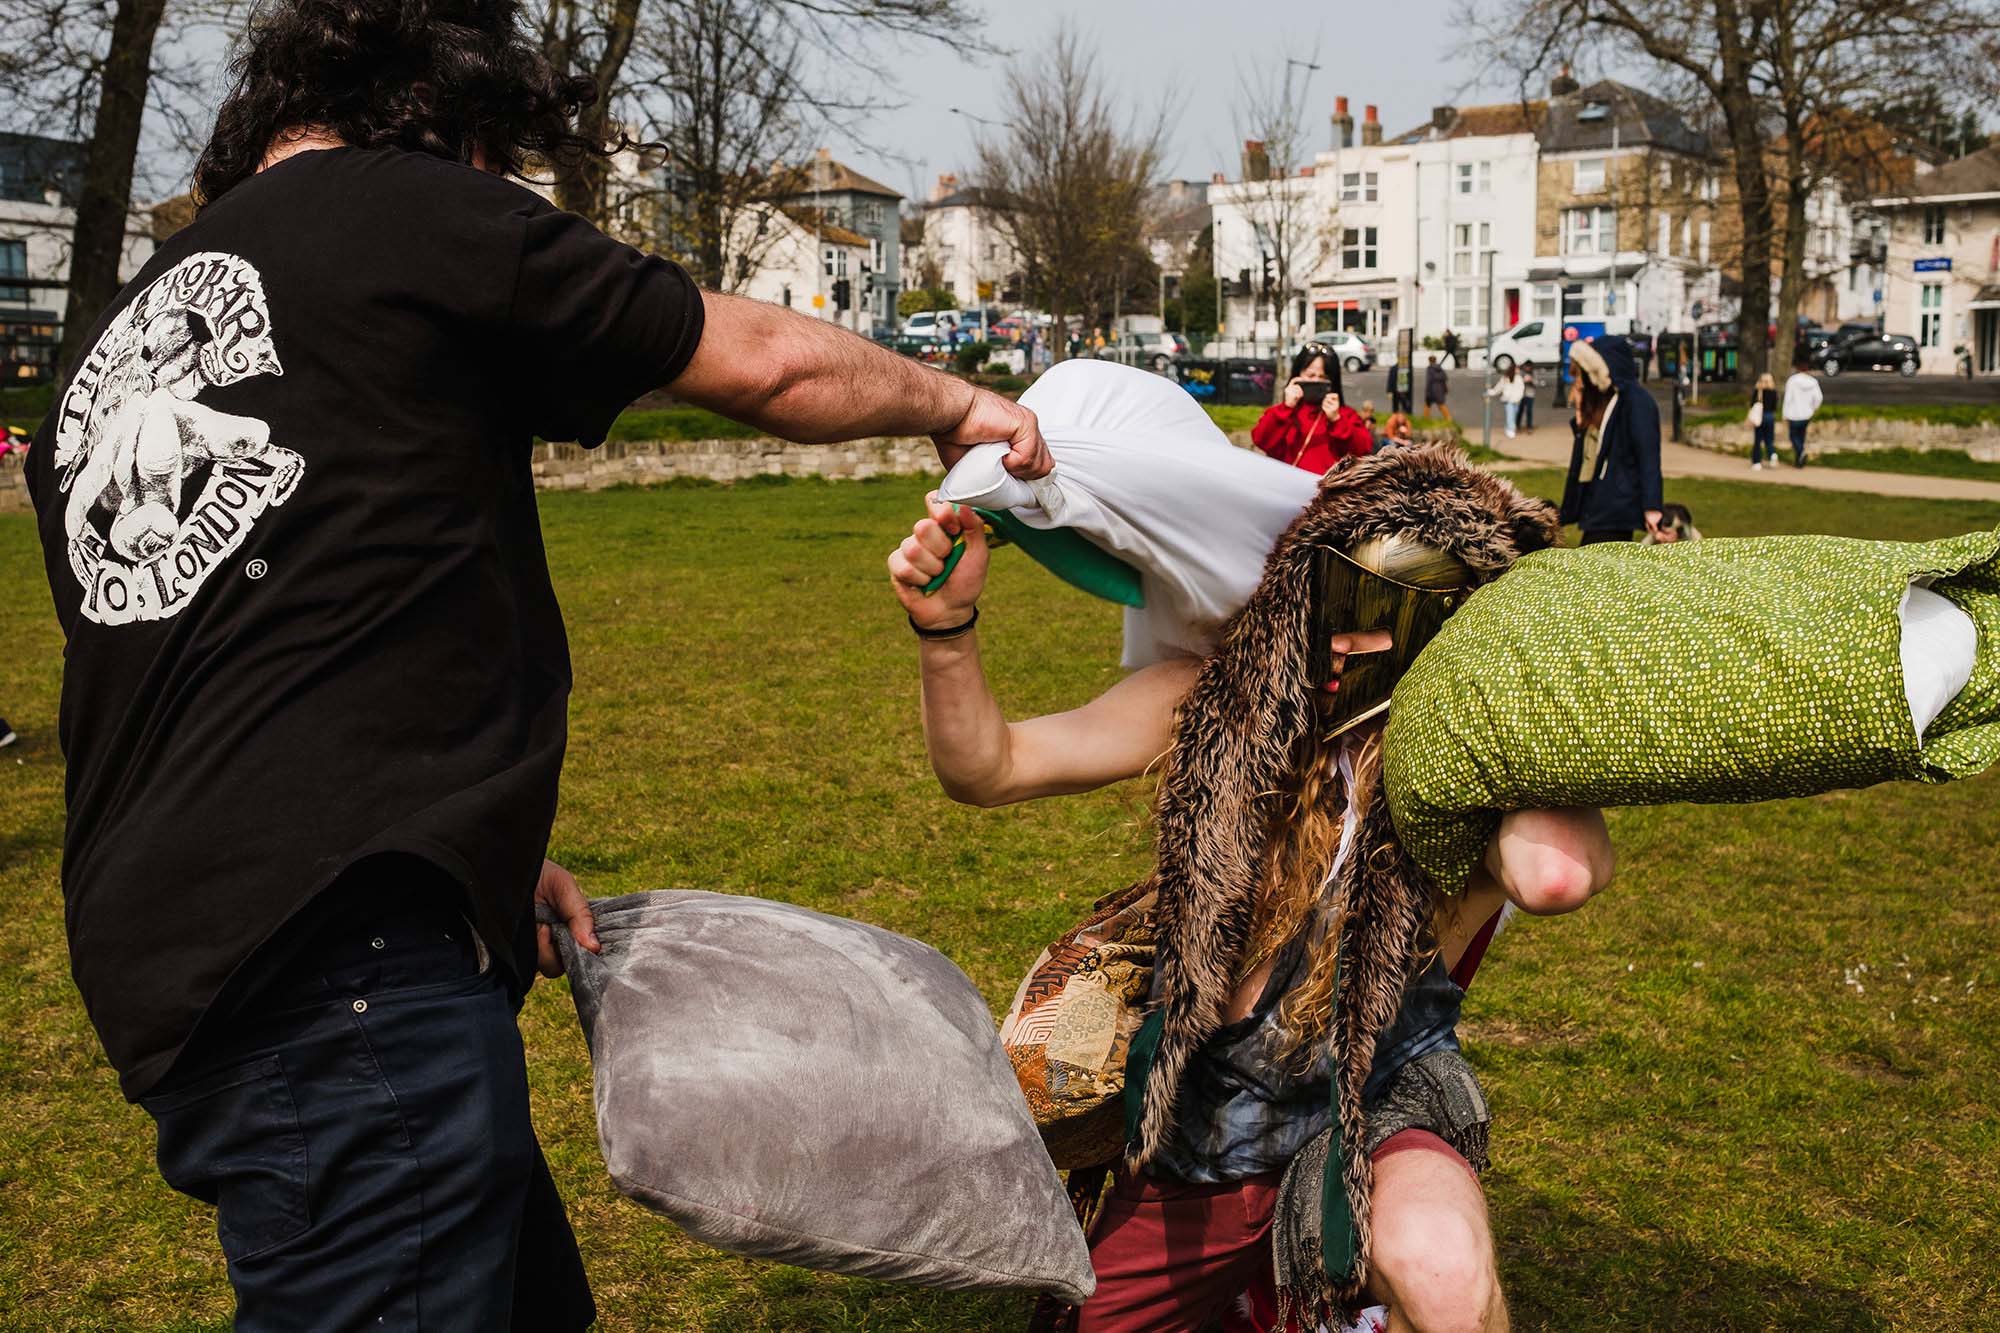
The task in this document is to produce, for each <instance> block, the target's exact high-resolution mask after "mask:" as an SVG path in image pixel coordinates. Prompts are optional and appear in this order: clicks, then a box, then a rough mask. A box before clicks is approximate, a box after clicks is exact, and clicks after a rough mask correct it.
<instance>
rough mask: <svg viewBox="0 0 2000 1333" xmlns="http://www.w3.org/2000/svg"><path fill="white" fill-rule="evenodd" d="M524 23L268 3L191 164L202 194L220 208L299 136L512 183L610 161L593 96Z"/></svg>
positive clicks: (337, 2) (291, 1) (467, 14)
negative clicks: (572, 165) (578, 158)
mask: <svg viewBox="0 0 2000 1333" xmlns="http://www.w3.org/2000/svg"><path fill="white" fill-rule="evenodd" d="M519 18H520V5H519V3H518V0H268V2H267V3H264V4H261V5H260V6H259V7H258V8H257V10H256V11H255V12H254V13H253V14H252V15H251V18H250V23H249V26H248V28H247V29H246V31H245V32H244V35H243V38H242V41H241V45H240V46H239V48H238V50H237V53H236V55H235V58H234V59H233V60H232V61H231V64H230V70H231V73H232V74H233V75H234V77H235V86H234V87H232V88H231V89H230V92H229V96H228V97H227V98H226V99H225V100H224V101H223V103H222V109H221V111H220V112H218V113H217V115H216V118H215V132H214V134H213V135H211V136H210V138H209V141H208V146H207V147H206V148H204V149H203V150H202V154H201V160H200V162H199V163H197V164H196V166H195V173H194V183H195V197H196V198H197V199H198V200H199V201H200V202H201V203H202V205H204V206H206V205H208V204H211V203H214V202H215V201H216V200H217V199H219V198H221V197H222V196H223V195H224V194H226V193H228V191H229V190H230V189H231V188H233V187H234V186H236V185H237V184H239V183H241V182H242V181H244V180H247V179H248V178H249V177H250V176H251V175H252V174H254V173H255V172H256V170H257V168H258V166H259V165H260V164H261V163H262V162H263V160H264V156H265V154H266V153H267V152H268V151H269V150H270V147H271V144H272V141H273V140H274V139H276V138H277V137H278V135H280V134H281V133H286V132H291V131H299V130H311V131H316V132H319V133H322V134H327V135H330V136H332V137H334V138H337V139H339V140H340V141H341V142H342V143H346V144H351V145H353V146H355V147H361V148H387V147H395V148H406V149H409V150H411V151H413V152H419V153H431V154H434V155H436V156H438V157H444V158H449V159H451V160H453V161H457V162H472V161H473V160H474V157H475V155H477V156H478V158H479V160H480V165H482V166H484V167H485V168H486V169H488V170H491V171H497V172H504V173H506V174H509V175H514V174H519V173H520V172H521V171H522V170H523V169H524V167H526V166H527V164H528V163H529V162H530V160H540V161H545V162H561V161H566V160H573V157H574V155H579V154H582V155H602V154H604V153H605V152H606V151H607V145H606V144H605V143H604V141H603V140H602V139H593V138H592V137H590V136H589V135H587V134H584V133H580V132H579V130H578V128H577V113H578V112H579V111H581V110H582V109H583V108H585V107H587V106H589V105H591V104H592V103H593V102H594V101H595V100H596V88H595V87H594V86H593V85H592V83H591V82H590V80H588V79H586V78H582V77H578V76H572V75H569V74H566V73H564V72H563V71H561V70H558V69H556V68H554V67H553V66H552V65H551V64H550V63H549V60H548V58H547V57H546V56H544V55H543V54H542V52H541V50H540V48H539V47H537V45H536V44H535V42H534V41H533V40H532V39H531V38H530V37H529V35H528V33H527V32H526V31H525V30H524V29H523V28H522V26H521V24H520V22H519Z"/></svg>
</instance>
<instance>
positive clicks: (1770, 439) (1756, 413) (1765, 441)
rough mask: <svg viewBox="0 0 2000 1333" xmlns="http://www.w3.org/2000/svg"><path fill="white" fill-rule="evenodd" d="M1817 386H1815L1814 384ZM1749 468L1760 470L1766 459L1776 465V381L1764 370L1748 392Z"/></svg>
mask: <svg viewBox="0 0 2000 1333" xmlns="http://www.w3.org/2000/svg"><path fill="white" fill-rule="evenodd" d="M1815 387H1817V386H1815ZM1749 422H1750V469H1751V471H1753V472H1754V471H1758V470H1761V469H1762V468H1763V466H1764V463H1765V461H1766V460H1768V461H1769V462H1770V464H1771V466H1772V467H1776V466H1777V465H1778V446H1777V443H1776V441H1777V438H1778V382H1777V381H1776V380H1774V379H1772V378H1771V372H1770V371H1768V370H1767V371H1765V372H1764V373H1763V374H1761V375H1759V376H1758V377H1757V387H1756V388H1755V389H1753V390H1752V391H1751V394H1750V416H1749Z"/></svg>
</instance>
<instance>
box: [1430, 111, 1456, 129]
mask: <svg viewBox="0 0 2000 1333" xmlns="http://www.w3.org/2000/svg"><path fill="white" fill-rule="evenodd" d="M1457 119H1458V108H1457V107H1455V106H1434V107H1432V108H1431V130H1432V132H1433V133H1436V134H1443V133H1445V132H1447V131H1448V130H1450V129H1451V125H1452V122H1453V121H1455V120H1457Z"/></svg>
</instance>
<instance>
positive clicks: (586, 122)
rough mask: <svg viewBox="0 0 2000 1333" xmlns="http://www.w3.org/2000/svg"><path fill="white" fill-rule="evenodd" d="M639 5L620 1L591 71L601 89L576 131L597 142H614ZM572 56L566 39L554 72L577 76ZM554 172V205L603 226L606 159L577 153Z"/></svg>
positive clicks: (629, 0)
mask: <svg viewBox="0 0 2000 1333" xmlns="http://www.w3.org/2000/svg"><path fill="white" fill-rule="evenodd" d="M639 4H640V0H616V3H615V4H613V6H612V9H611V17H610V21H609V26H608V27H607V28H606V30H605V33H604V50H603V51H601V52H600V53H599V54H598V57H597V62H596V64H594V65H593V66H592V67H591V68H590V70H589V71H587V72H588V74H589V75H590V81H591V82H592V83H593V84H595V85H596V87H597V100H596V101H594V102H592V103H591V104H590V105H589V106H587V107H585V108H584V109H583V110H582V111H581V112H580V113H578V115H577V118H576V130H577V133H578V134H581V135H582V136H583V137H584V138H586V139H589V140H591V141H592V142H594V143H602V142H604V141H605V140H606V139H608V138H610V137H611V128H612V127H611V95H612V94H613V93H614V92H616V91H617V89H618V77H619V75H620V74H621V73H623V71H624V69H625V58H626V56H628V55H630V54H631V51H632V38H633V35H634V34H635V33H636V32H637V31H638V27H639ZM571 55H572V52H571V50H570V47H569V42H568V40H567V39H565V41H564V44H563V48H562V50H561V56H562V59H561V61H560V62H559V63H558V64H557V66H556V67H557V68H558V69H559V70H562V71H563V72H565V73H575V72H578V71H574V70H571V69H570V59H571ZM555 167H556V178H555V189H556V206H557V207H558V208H562V209H566V210H568V211H569V212H571V213H580V214H582V215H583V216H584V217H586V218H589V219H590V220H591V221H592V222H594V223H597V224H598V225H600V226H602V225H603V223H604V221H605V217H604V214H605V205H606V200H605V197H604V187H605V183H606V181H607V179H608V178H609V175H610V171H609V166H608V164H607V163H606V162H605V160H604V159H603V158H602V157H599V156H598V155H597V154H595V153H575V154H571V155H570V156H569V158H568V159H567V160H566V161H563V162H559V163H556V164H555Z"/></svg>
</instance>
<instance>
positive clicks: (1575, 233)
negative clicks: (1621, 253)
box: [1563, 208, 1618, 255]
mask: <svg viewBox="0 0 2000 1333" xmlns="http://www.w3.org/2000/svg"><path fill="white" fill-rule="evenodd" d="M1617 237H1618V225H1617V222H1616V220H1615V219H1614V218H1613V216H1612V212H1611V210H1610V209H1608V208H1570V209H1565V210H1563V253H1564V254H1566V255H1608V254H1611V253H1612V252H1613V251H1614V250H1616V249H1617Z"/></svg>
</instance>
